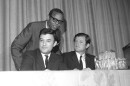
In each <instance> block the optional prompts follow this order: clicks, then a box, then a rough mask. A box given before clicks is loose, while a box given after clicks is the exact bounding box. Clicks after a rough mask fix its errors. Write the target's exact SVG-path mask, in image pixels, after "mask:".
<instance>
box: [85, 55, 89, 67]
mask: <svg viewBox="0 0 130 86" xmlns="http://www.w3.org/2000/svg"><path fill="white" fill-rule="evenodd" d="M89 60H90V58H89V57H88V55H87V54H85V61H86V68H87V67H89V62H90V61H89Z"/></svg>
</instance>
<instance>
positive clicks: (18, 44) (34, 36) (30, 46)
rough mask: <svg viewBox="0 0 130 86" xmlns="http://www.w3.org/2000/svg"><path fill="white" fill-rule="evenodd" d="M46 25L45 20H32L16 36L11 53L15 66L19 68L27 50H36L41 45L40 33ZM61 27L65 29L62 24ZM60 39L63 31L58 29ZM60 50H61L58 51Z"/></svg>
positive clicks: (57, 48)
mask: <svg viewBox="0 0 130 86" xmlns="http://www.w3.org/2000/svg"><path fill="white" fill-rule="evenodd" d="M45 27H46V22H45V21H39V22H31V23H29V24H28V25H27V26H26V27H25V28H24V29H23V31H22V32H21V33H20V34H19V35H18V36H17V37H16V38H15V40H14V41H13V42H12V45H11V54H12V58H13V60H14V63H15V67H16V69H17V70H18V69H19V67H20V65H21V62H22V53H23V52H25V50H26V51H27V50H34V49H37V48H38V47H39V33H40V31H41V29H43V28H45ZM60 29H63V26H62V25H61V27H60ZM56 34H57V36H58V40H59V41H60V39H61V31H60V30H59V29H57V30H56ZM54 50H55V49H54ZM56 50H57V51H54V52H58V53H59V52H60V50H59V47H56ZM58 50H59V51H58Z"/></svg>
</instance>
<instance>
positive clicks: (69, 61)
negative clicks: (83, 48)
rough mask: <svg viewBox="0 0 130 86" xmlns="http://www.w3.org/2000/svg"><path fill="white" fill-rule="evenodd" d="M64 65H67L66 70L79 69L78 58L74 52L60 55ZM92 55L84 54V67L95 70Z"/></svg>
mask: <svg viewBox="0 0 130 86" xmlns="http://www.w3.org/2000/svg"><path fill="white" fill-rule="evenodd" d="M62 56H63V59H64V63H65V64H66V65H67V67H68V69H70V70H73V69H75V68H77V69H80V65H79V62H78V58H77V55H76V52H75V51H71V52H67V53H63V54H62ZM94 57H95V56H93V55H90V54H86V58H85V60H86V67H89V68H90V69H92V70H94V69H95V62H94Z"/></svg>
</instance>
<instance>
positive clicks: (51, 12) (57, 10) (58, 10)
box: [49, 8, 64, 19]
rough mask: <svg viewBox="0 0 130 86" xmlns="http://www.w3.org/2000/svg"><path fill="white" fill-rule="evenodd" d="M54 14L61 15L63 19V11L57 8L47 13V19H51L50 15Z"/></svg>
mask: <svg viewBox="0 0 130 86" xmlns="http://www.w3.org/2000/svg"><path fill="white" fill-rule="evenodd" d="M54 12H56V13H60V14H62V16H63V19H64V13H63V11H62V10H60V9H59V8H53V9H52V10H51V11H50V12H49V17H52V14H53V13H54Z"/></svg>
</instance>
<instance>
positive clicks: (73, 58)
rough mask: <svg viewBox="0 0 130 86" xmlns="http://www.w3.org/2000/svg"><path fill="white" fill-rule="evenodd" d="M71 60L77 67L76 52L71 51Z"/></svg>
mask: <svg viewBox="0 0 130 86" xmlns="http://www.w3.org/2000/svg"><path fill="white" fill-rule="evenodd" d="M72 60H73V62H74V64H75V65H76V67H79V61H78V58H77V55H76V52H74V53H73V55H72Z"/></svg>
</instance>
